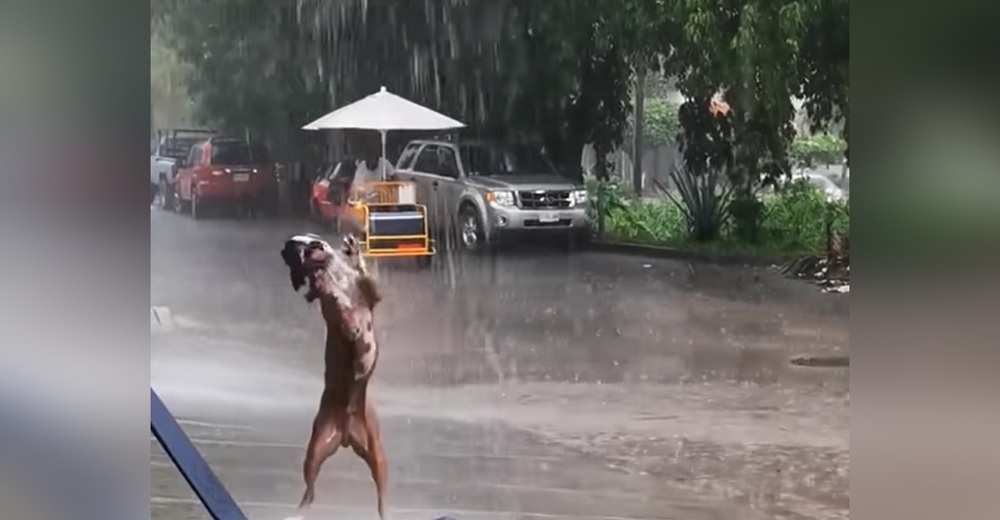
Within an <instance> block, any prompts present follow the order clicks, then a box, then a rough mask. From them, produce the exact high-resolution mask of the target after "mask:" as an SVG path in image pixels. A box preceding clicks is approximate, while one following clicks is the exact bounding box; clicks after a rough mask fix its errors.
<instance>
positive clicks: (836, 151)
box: [788, 134, 847, 167]
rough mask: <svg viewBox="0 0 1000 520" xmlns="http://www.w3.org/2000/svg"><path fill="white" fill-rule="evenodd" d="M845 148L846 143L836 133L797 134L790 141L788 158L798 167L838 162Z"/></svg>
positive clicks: (842, 157) (841, 158)
mask: <svg viewBox="0 0 1000 520" xmlns="http://www.w3.org/2000/svg"><path fill="white" fill-rule="evenodd" d="M846 150H847V143H846V142H844V140H843V139H841V138H840V137H839V136H836V135H832V134H817V135H812V136H798V137H796V138H795V140H794V141H792V146H791V149H790V150H789V151H788V158H789V160H790V161H791V163H792V164H793V165H794V166H798V167H811V166H814V165H817V164H839V163H840V162H841V161H842V160H843V159H844V152H845V151H846Z"/></svg>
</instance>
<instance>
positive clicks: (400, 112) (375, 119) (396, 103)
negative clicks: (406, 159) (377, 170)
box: [302, 87, 465, 180]
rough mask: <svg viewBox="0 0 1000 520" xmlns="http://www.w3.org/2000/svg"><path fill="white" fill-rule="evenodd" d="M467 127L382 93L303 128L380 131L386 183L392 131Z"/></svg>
mask: <svg viewBox="0 0 1000 520" xmlns="http://www.w3.org/2000/svg"><path fill="white" fill-rule="evenodd" d="M464 126H465V125H464V124H463V123H461V122H459V121H456V120H454V119H452V118H450V117H448V116H446V115H443V114H439V113H437V112H435V111H433V110H431V109H429V108H427V107H424V106H421V105H418V104H416V103H414V102H412V101H410V100H408V99H405V98H402V97H400V96H397V95H396V94H393V93H391V92H389V91H387V90H386V89H385V87H382V88H381V90H379V91H378V92H376V93H375V94H372V95H370V96H368V97H366V98H364V99H361V100H358V101H355V102H354V103H351V104H350V105H347V106H344V107H340V108H338V109H337V110H334V111H333V112H330V113H329V114H327V115H325V116H323V117H321V118H319V119H317V120H315V121H313V122H312V123H309V124H308V125H306V126H304V127H302V129H303V130H324V129H337V128H340V129H356V130H377V131H378V132H379V133H380V134H381V135H382V162H383V164H382V179H383V180H384V179H385V161H386V158H385V135H386V132H388V131H389V130H450V129H454V128H462V127H464Z"/></svg>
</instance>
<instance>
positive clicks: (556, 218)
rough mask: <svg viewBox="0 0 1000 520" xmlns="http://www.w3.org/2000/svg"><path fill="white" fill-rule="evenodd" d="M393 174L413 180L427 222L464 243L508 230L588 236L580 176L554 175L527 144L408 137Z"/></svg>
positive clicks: (484, 241)
mask: <svg viewBox="0 0 1000 520" xmlns="http://www.w3.org/2000/svg"><path fill="white" fill-rule="evenodd" d="M395 176H396V177H397V178H399V180H403V181H411V182H414V183H415V184H416V195H417V202H418V203H421V204H424V205H426V206H427V211H428V215H429V221H430V223H431V225H432V227H433V228H434V229H435V230H437V231H438V232H444V233H455V234H456V235H457V237H458V239H459V240H458V242H459V245H460V246H461V247H462V248H464V249H466V250H470V251H480V250H483V249H487V248H489V247H491V246H492V245H494V244H495V243H496V242H497V240H498V239H500V238H502V237H504V236H508V235H539V234H543V233H551V234H555V235H558V236H560V237H564V238H566V239H568V240H569V241H577V240H587V239H588V238H589V236H590V229H589V224H588V221H587V191H586V190H585V189H584V187H583V185H582V183H580V182H574V181H572V180H570V179H567V178H565V177H563V176H561V175H560V173H559V171H558V170H557V169H556V168H555V166H553V165H552V163H551V162H550V161H549V160H548V159H546V158H545V156H544V155H543V154H542V153H541V150H540V149H539V148H536V147H533V146H529V145H504V144H497V143H486V142H471V141H470V142H459V143H455V142H450V141H437V140H416V141H411V142H410V143H409V144H408V145H407V146H406V148H405V149H404V150H403V153H402V154H401V155H400V158H399V161H398V162H397V164H396V173H395ZM441 242H442V241H441V240H438V243H441Z"/></svg>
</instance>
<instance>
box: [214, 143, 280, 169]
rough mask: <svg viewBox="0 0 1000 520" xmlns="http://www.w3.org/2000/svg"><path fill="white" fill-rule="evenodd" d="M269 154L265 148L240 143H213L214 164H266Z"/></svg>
mask: <svg viewBox="0 0 1000 520" xmlns="http://www.w3.org/2000/svg"><path fill="white" fill-rule="evenodd" d="M266 162H267V153H266V150H265V149H264V147H263V146H260V145H252V146H251V145H249V144H247V143H245V142H240V141H221V142H215V143H212V164H232V165H242V164H265V163H266Z"/></svg>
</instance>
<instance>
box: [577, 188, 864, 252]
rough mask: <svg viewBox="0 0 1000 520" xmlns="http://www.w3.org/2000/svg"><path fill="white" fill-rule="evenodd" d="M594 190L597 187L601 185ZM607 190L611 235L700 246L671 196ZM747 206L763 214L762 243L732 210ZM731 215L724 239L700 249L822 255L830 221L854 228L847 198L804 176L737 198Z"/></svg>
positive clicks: (839, 228) (837, 228) (836, 227)
mask: <svg viewBox="0 0 1000 520" xmlns="http://www.w3.org/2000/svg"><path fill="white" fill-rule="evenodd" d="M591 189H592V190H596V189H597V187H596V186H594V187H592V188H591ZM603 189H604V192H603V193H604V195H605V197H606V198H607V199H608V203H607V204H606V205H605V230H606V233H607V238H609V239H613V240H623V241H631V242H642V243H653V244H663V245H676V246H683V247H690V246H693V245H694V244H693V243H692V241H694V237H693V236H692V234H691V232H690V231H689V229H690V228H689V225H688V217H687V214H686V213H685V210H684V209H682V208H681V206H680V205H679V204H677V203H675V202H674V201H673V200H671V199H670V198H668V197H663V198H660V199H654V200H636V199H634V198H630V197H629V195H628V194H627V193H626V190H625V189H623V188H622V187H621V186H620V185H618V184H617V183H613V182H609V183H606V185H605V186H604V188H603ZM592 193H596V192H595V191H592ZM592 200H593V199H592ZM741 204H743V205H746V206H747V208H746V211H752V212H755V214H756V217H755V218H759V222H760V226H759V230H760V234H759V236H757V237H756V238H757V241H756V242H755V241H754V237H752V236H745V235H746V232H745V231H741V230H740V229H739V226H738V225H736V224H735V222H734V221H735V220H736V219H734V218H732V217H733V215H731V213H734V212H739V211H742V209H741ZM594 208H595V205H591V209H592V210H593V212H592V214H591V218H593V219H595V220H594V221H595V222H596V218H597V215H596V210H595V209H594ZM725 217H727V219H726V221H725V223H724V225H723V226H722V227H721V236H719V237H718V240H716V241H714V242H710V243H708V244H700V245H698V246H697V247H702V246H709V247H714V246H723V247H722V249H723V250H733V249H737V250H739V249H744V250H746V249H749V250H753V251H766V252H769V253H781V254H784V253H796V254H798V253H814V254H821V253H823V252H825V249H826V239H827V235H826V223H827V220H828V219H829V220H830V221H831V228H832V231H833V232H834V233H840V234H844V235H847V234H848V231H849V228H850V207H849V205H848V204H847V202H846V201H845V202H839V201H834V202H828V201H827V199H826V197H825V195H824V194H823V193H822V192H821V191H820V190H819V189H817V188H816V187H815V186H814V185H813V184H811V183H809V182H808V181H807V180H804V179H803V180H797V181H795V182H791V183H789V184H787V185H786V186H785V187H784V188H782V189H781V190H779V191H778V192H776V193H775V194H773V195H768V196H766V197H764V198H763V199H762V200H761V201H756V200H753V201H745V202H739V201H733V202H732V203H731V204H730V206H729V213H727V214H726V215H725Z"/></svg>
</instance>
